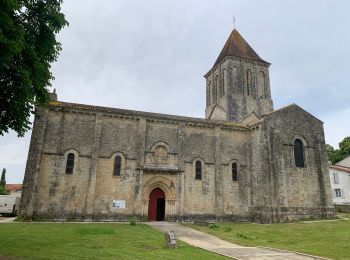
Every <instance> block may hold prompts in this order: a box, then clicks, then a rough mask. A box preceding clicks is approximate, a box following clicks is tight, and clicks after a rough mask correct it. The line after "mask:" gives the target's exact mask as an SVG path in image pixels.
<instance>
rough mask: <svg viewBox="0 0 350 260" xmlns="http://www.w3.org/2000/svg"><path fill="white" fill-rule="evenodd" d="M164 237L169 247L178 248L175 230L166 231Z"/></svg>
mask: <svg viewBox="0 0 350 260" xmlns="http://www.w3.org/2000/svg"><path fill="white" fill-rule="evenodd" d="M164 238H165V242H166V244H167V247H168V248H172V249H175V248H176V236H175V233H174V231H169V232H167V233H165V234H164Z"/></svg>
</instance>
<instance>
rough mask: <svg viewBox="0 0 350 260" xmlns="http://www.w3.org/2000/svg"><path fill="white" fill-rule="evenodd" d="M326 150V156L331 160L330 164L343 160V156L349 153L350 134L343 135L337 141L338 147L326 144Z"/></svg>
mask: <svg viewBox="0 0 350 260" xmlns="http://www.w3.org/2000/svg"><path fill="white" fill-rule="evenodd" d="M326 151H327V155H328V158H329V160H330V161H331V162H332V164H335V163H337V162H339V161H341V160H343V159H344V158H346V157H347V156H349V155H350V136H348V137H345V138H344V139H343V140H342V141H341V142H340V143H339V149H334V148H333V146H331V145H329V144H326Z"/></svg>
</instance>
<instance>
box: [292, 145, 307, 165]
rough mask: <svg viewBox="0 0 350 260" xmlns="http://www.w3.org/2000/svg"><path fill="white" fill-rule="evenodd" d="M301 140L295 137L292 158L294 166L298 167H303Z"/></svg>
mask: <svg viewBox="0 0 350 260" xmlns="http://www.w3.org/2000/svg"><path fill="white" fill-rule="evenodd" d="M303 146H304V145H303V142H302V141H301V140H300V139H295V141H294V160H295V166H296V167H299V168H304V167H305V164H304V147H303Z"/></svg>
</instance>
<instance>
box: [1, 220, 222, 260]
mask: <svg viewBox="0 0 350 260" xmlns="http://www.w3.org/2000/svg"><path fill="white" fill-rule="evenodd" d="M177 243H178V249H175V250H171V249H167V248H165V246H164V245H165V242H164V236H163V234H162V233H160V232H158V231H156V230H154V229H152V228H151V227H149V226H147V225H143V224H137V225H136V226H130V225H128V224H108V223H101V224H84V223H82V224H80V223H79V224H75V223H64V224H63V223H6V224H5V223H4V224H0V258H1V256H11V257H14V258H15V259H60V260H61V259H224V258H223V257H221V256H219V255H216V254H213V253H210V252H207V251H204V250H202V249H199V248H194V247H192V246H189V245H188V244H185V243H183V242H181V241H177Z"/></svg>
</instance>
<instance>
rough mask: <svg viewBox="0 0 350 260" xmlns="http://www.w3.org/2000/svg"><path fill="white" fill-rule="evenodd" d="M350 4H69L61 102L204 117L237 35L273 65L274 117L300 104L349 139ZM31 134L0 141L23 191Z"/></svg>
mask: <svg viewBox="0 0 350 260" xmlns="http://www.w3.org/2000/svg"><path fill="white" fill-rule="evenodd" d="M349 10H350V1H347V0H332V1H330V0H328V1H324V0H308V1H302V0H284V1H277V0H259V1H257V0H255V1H251V0H244V1H243V0H240V1H238V0H216V1H213V0H211V1H209V0H191V1H188V0H177V1H164V0H148V1H144V0H118V1H115V0H104V1H96V0H74V1H68V0H66V1H65V2H64V3H63V5H62V11H63V13H64V14H65V15H66V19H67V20H68V21H69V23H70V25H69V27H66V28H64V29H63V30H62V31H61V32H60V33H59V35H58V36H57V37H58V39H59V41H60V42H61V43H62V47H63V50H62V52H61V54H60V56H59V59H58V61H57V62H56V63H54V64H52V72H53V74H54V76H55V80H54V81H53V82H52V86H53V87H52V88H56V91H57V94H58V99H59V100H61V101H66V102H74V103H83V104H91V105H99V106H110V107H117V108H125V109H132V110H141V111H148V112H159V113H166V114H175V115H184V116H191V117H204V110H205V80H204V78H203V75H204V74H205V73H206V72H208V70H209V69H210V68H211V67H212V66H213V64H214V62H215V60H216V58H217V56H218V55H219V53H220V51H221V49H222V47H223V45H224V43H225V41H226V40H227V38H228V36H229V34H230V32H231V31H232V29H233V23H232V17H233V16H235V18H236V29H237V30H238V31H239V32H240V33H241V35H242V36H243V37H244V38H245V39H246V40H247V42H248V43H249V44H250V45H251V46H252V47H253V49H254V50H255V51H256V52H257V53H258V54H259V56H260V57H261V58H263V59H264V60H266V61H269V62H270V63H271V66H270V85H271V92H272V98H273V101H274V108H275V109H277V108H280V107H283V106H285V105H288V104H291V103H296V104H297V105H299V106H301V107H302V108H304V109H305V110H307V111H308V112H310V113H311V114H313V115H315V116H316V117H318V118H319V119H320V120H322V121H323V122H324V127H325V136H326V142H327V143H329V144H331V145H333V146H335V147H337V146H338V143H339V142H340V141H341V140H342V139H343V138H344V137H346V136H350V116H349V115H350V102H348V100H349V96H350V77H349V76H350V65H349V64H350V63H349V60H350V30H349V28H350V15H349ZM30 135H31V132H28V133H27V134H26V135H25V136H24V137H23V138H18V137H17V135H16V134H15V133H14V132H10V133H8V134H5V135H4V136H0V168H6V170H7V175H6V178H7V183H21V182H22V180H23V176H24V171H25V163H26V160H27V155H28V149H29V142H30Z"/></svg>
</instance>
